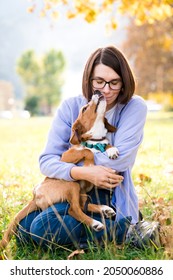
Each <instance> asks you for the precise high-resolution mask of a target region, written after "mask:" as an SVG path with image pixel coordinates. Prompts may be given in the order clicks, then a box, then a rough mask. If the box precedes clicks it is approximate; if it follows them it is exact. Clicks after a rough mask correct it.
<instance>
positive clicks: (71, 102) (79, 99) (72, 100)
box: [61, 95, 87, 109]
mask: <svg viewBox="0 0 173 280" xmlns="http://www.w3.org/2000/svg"><path fill="white" fill-rule="evenodd" d="M86 103H87V100H86V99H85V97H84V96H83V95H77V96H73V97H69V98H66V99H64V100H63V101H62V102H61V106H65V107H66V106H67V107H69V108H72V109H77V108H78V109H80V108H81V107H82V106H83V105H84V104H86Z"/></svg>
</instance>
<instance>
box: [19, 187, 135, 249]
mask: <svg viewBox="0 0 173 280" xmlns="http://www.w3.org/2000/svg"><path fill="white" fill-rule="evenodd" d="M89 195H90V200H91V202H92V203H97V204H106V205H109V206H110V201H111V194H110V192H109V191H106V190H98V189H94V191H91V193H89ZM68 209H69V204H68V203H67V202H63V203H56V204H54V205H53V206H51V207H49V208H47V209H46V210H44V211H35V212H32V213H30V214H29V215H28V216H27V217H25V218H24V219H23V220H22V221H21V222H20V225H19V228H18V233H19V236H20V238H19V239H18V241H20V242H29V241H30V240H33V241H34V242H36V243H37V244H39V245H46V244H51V243H56V244H59V245H67V244H73V245H74V246H75V247H77V246H78V245H79V244H81V243H85V242H87V241H94V242H102V241H103V240H104V239H106V240H113V239H115V240H116V242H117V243H118V244H120V243H122V242H123V241H124V239H125V234H126V232H127V229H128V227H129V225H130V222H129V220H130V218H127V219H126V218H124V219H122V221H120V222H118V223H116V222H115V218H112V219H104V221H103V220H102V218H101V216H100V215H99V214H95V213H94V214H93V213H89V212H87V215H89V216H92V217H93V218H94V219H96V220H99V221H101V222H103V223H105V227H106V230H101V231H99V232H95V231H93V230H91V229H88V227H86V226H85V225H84V224H82V223H80V222H78V221H77V220H76V219H74V218H73V217H72V216H70V215H68ZM116 233H117V234H116ZM117 238H118V239H117Z"/></svg>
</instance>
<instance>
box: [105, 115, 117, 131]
mask: <svg viewBox="0 0 173 280" xmlns="http://www.w3.org/2000/svg"><path fill="white" fill-rule="evenodd" d="M104 124H105V128H106V129H107V131H108V132H115V131H116V130H117V128H116V127H115V126H113V125H111V124H110V123H108V120H107V119H106V118H104Z"/></svg>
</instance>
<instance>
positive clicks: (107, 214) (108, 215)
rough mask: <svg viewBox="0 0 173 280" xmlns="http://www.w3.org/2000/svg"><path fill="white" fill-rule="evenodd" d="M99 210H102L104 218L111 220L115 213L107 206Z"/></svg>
mask: <svg viewBox="0 0 173 280" xmlns="http://www.w3.org/2000/svg"><path fill="white" fill-rule="evenodd" d="M101 209H102V213H103V214H104V216H105V217H106V218H111V217H113V216H115V215H116V212H115V211H114V209H112V208H111V207H109V206H107V205H102V206H101Z"/></svg>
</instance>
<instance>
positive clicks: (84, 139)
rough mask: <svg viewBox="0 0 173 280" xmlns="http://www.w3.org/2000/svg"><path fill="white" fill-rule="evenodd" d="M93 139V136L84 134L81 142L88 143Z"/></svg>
mask: <svg viewBox="0 0 173 280" xmlns="http://www.w3.org/2000/svg"><path fill="white" fill-rule="evenodd" d="M91 138H92V135H91V134H88V133H84V134H82V135H81V141H83V142H84V141H87V140H90V139H91Z"/></svg>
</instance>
